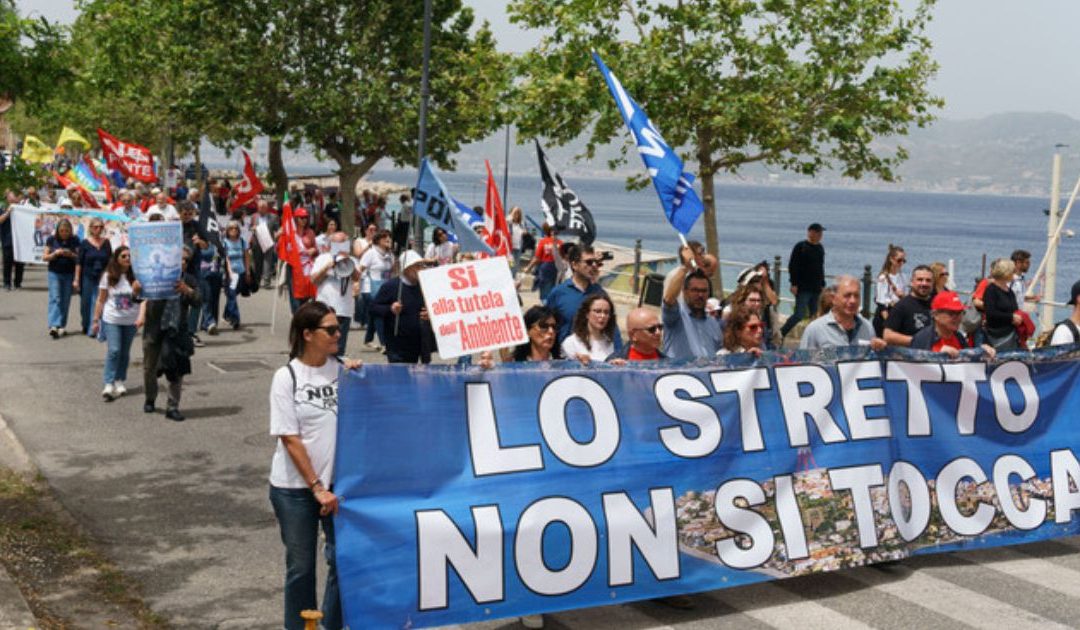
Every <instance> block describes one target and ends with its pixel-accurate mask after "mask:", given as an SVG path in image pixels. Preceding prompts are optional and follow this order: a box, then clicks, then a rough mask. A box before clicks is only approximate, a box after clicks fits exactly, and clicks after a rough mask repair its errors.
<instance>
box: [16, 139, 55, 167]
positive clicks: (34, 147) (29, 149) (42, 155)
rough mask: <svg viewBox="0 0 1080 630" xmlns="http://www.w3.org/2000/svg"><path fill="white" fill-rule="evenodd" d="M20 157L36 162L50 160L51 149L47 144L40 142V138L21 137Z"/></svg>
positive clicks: (51, 157) (42, 162)
mask: <svg viewBox="0 0 1080 630" xmlns="http://www.w3.org/2000/svg"><path fill="white" fill-rule="evenodd" d="M22 159H24V160H26V161H27V162H34V163H38V164H45V163H47V162H52V159H53V150H52V149H50V148H49V145H47V144H45V143H44V142H42V141H41V138H38V137H36V136H26V138H24V139H23V150H22Z"/></svg>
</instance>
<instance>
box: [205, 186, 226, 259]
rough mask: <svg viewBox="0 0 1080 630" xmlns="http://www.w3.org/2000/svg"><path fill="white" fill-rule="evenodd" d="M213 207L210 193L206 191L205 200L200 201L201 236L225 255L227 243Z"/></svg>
mask: <svg viewBox="0 0 1080 630" xmlns="http://www.w3.org/2000/svg"><path fill="white" fill-rule="evenodd" d="M213 207H214V204H213V203H212V202H211V200H210V194H209V193H204V194H203V200H202V201H201V202H200V203H199V232H200V234H199V237H200V238H202V239H203V240H205V241H206V242H207V243H210V244H211V245H213V246H214V247H215V248H217V250H218V254H220V255H221V256H222V257H224V256H225V244H224V243H223V242H222V241H221V226H220V225H219V224H218V220H217V216H216V215H215V213H214V211H213V210H212V209H211V208H213Z"/></svg>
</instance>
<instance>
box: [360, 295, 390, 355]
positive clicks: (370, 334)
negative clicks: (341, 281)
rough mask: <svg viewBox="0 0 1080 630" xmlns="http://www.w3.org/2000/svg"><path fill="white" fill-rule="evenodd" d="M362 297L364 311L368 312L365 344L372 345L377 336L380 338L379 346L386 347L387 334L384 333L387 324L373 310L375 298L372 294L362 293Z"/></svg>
mask: <svg viewBox="0 0 1080 630" xmlns="http://www.w3.org/2000/svg"><path fill="white" fill-rule="evenodd" d="M360 297H362V298H363V299H364V310H365V311H367V330H365V331H364V343H371V342H372V341H373V340H374V339H375V335H378V336H379V345H380V346H383V347H385V346H386V333H385V332H384V330H383V329H384V328H385V326H386V325H385V324H384V323H383V318H381V317H379V316H377V315H375V309H373V308H371V305H372V304H374V303H375V296H374V295H372V294H370V293H361V294H360Z"/></svg>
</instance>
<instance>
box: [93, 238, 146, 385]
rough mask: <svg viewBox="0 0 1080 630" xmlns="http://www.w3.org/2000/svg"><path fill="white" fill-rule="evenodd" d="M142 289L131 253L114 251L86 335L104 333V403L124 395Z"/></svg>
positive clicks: (122, 247)
mask: <svg viewBox="0 0 1080 630" xmlns="http://www.w3.org/2000/svg"><path fill="white" fill-rule="evenodd" d="M141 291H142V287H141V286H140V285H139V281H138V280H136V279H135V272H133V271H132V269H131V251H130V250H129V249H128V248H127V246H126V245H121V246H120V247H117V248H116V251H114V252H113V253H112V256H111V257H110V258H109V264H108V266H107V267H106V268H105V272H104V273H103V274H102V277H101V280H100V282H99V283H98V286H97V292H98V297H97V302H96V305H95V307H94V320H93V324H91V329H90V333H91V334H92V335H97V334H98V331H99V330H104V332H105V342H106V344H107V345H106V352H105V373H104V375H103V379H104V382H105V389H103V390H102V391H101V396H102V398H104V399H105V402H112V401H113V399H115V398H118V397H120V396H123V395H124V394H126V393H127V387H126V385H125V383H124V381H126V380H127V370H128V364H129V363H130V362H131V343H132V342H133V341H134V340H135V332H136V330H137V329H136V325H137V324H138V322H139V308H140V306H139V295H140V293H141Z"/></svg>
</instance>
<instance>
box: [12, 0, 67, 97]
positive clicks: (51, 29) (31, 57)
mask: <svg viewBox="0 0 1080 630" xmlns="http://www.w3.org/2000/svg"><path fill="white" fill-rule="evenodd" d="M65 44H66V41H65V37H64V32H63V29H61V28H58V27H57V26H55V25H53V24H50V23H49V22H48V21H46V20H45V19H44V18H39V19H34V20H32V19H26V18H22V17H19V14H18V13H17V12H16V10H15V3H14V0H0V100H10V101H15V100H18V99H25V100H27V101H28V102H30V103H31V104H39V103H40V102H41V101H42V100H44V99H45V98H46V97H47V96H48V95H49V94H50V93H51V91H52V89H53V87H54V86H55V84H56V83H57V82H59V81H60V80H62V79H63V78H64V76H65V75H66V65H65V63H64V59H63V55H64V51H65V50H66V48H65Z"/></svg>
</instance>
